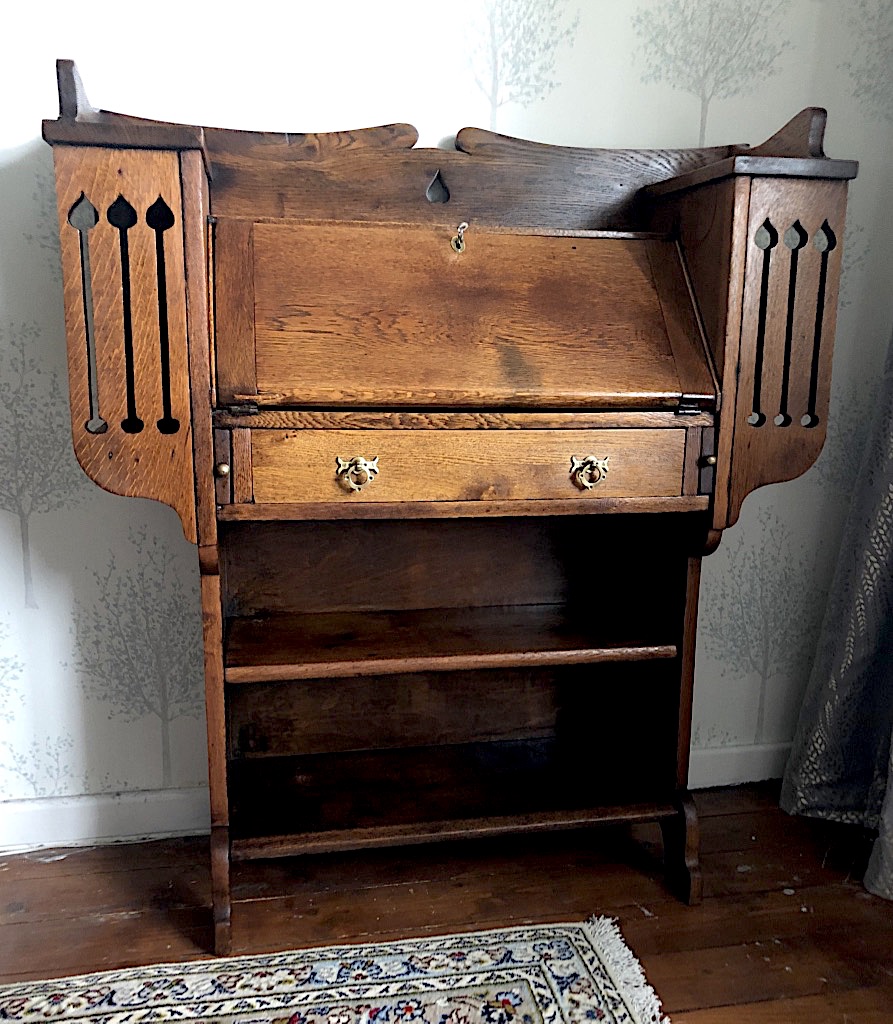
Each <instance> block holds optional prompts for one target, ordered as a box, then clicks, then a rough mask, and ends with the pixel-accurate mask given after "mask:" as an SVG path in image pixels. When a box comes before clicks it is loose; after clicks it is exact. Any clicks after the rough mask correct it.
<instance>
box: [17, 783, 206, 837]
mask: <svg viewBox="0 0 893 1024" xmlns="http://www.w3.org/2000/svg"><path fill="white" fill-rule="evenodd" d="M210 827H211V825H210V810H209V806H208V790H207V787H205V786H198V787H196V788H194V789H165V790H143V791H140V792H136V793H96V794H90V795H88V796H67V797H42V798H41V799H37V800H9V801H6V802H4V803H0V852H2V853H13V852H21V851H24V850H36V849H40V848H41V847H47V846H85V845H86V846H93V845H98V844H100V843H115V842H122V843H133V842H139V841H140V840H142V839H162V838H165V837H167V836H183V835H197V834H201V833H206V832H208V831H209V830H210Z"/></svg>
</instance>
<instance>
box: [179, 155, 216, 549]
mask: <svg viewBox="0 0 893 1024" xmlns="http://www.w3.org/2000/svg"><path fill="white" fill-rule="evenodd" d="M180 181H181V187H182V191H183V250H184V257H185V272H186V326H187V330H188V332H189V333H188V338H189V394H190V401H191V405H192V445H193V467H194V475H195V508H196V536H197V539H198V544H199V545H200V546H204V545H214V544H216V543H217V518H216V516H215V514H214V506H215V501H214V497H215V495H214V481H213V479H212V478H211V477H210V476H209V475H208V469H209V468H210V466H211V465H212V464H213V461H214V452H213V445H214V439H213V427H212V423H211V405H212V404H213V396H212V393H211V381H212V379H213V368H212V365H211V359H212V349H213V345H212V344H211V339H212V337H213V335H212V332H211V330H210V309H209V305H210V303H209V294H212V293H209V290H208V271H209V267H210V264H211V260H210V254H209V252H208V223H207V221H208V204H209V197H208V179H207V176H206V174H205V168H204V165H203V163H202V159H201V155H200V154H199V153H196V152H183V153H181V154H180Z"/></svg>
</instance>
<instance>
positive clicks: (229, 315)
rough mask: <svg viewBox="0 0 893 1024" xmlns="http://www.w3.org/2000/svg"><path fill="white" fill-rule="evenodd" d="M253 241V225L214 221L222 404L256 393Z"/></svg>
mask: <svg viewBox="0 0 893 1024" xmlns="http://www.w3.org/2000/svg"><path fill="white" fill-rule="evenodd" d="M213 194H214V193H212V196H213ZM253 245H254V241H253V226H252V225H251V224H248V223H244V222H242V221H223V222H217V223H215V224H214V268H213V283H214V329H215V339H214V352H215V365H216V368H217V385H216V390H217V401H218V402H219V403H220V404H221V405H227V404H230V403H232V402H234V401H235V400H236V396H237V395H242V396H247V397H249V398H253V396H254V395H256V394H257V369H256V365H255V348H254V315H255V312H254V275H253V273H252V263H253V258H254V257H253V251H254V250H253Z"/></svg>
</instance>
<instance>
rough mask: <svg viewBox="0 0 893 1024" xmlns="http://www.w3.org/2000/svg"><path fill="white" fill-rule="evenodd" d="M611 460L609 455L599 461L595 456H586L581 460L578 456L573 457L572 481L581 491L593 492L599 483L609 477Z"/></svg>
mask: <svg viewBox="0 0 893 1024" xmlns="http://www.w3.org/2000/svg"><path fill="white" fill-rule="evenodd" d="M609 458H610V456H609V455H606V456H605V457H604V458H603V459H597V458H596V457H595V456H594V455H584V456H583V458H582V459H581V458H578V457H577V456H576V455H572V456H571V480H573V482H574V483H575V484H576V486H577V487H579V488H580V490H581V491H591V490H592V488H593V487H595V485H596V484H597V483H601V481H602V480H604V479H605V477H606V476H607V475H608V459H609Z"/></svg>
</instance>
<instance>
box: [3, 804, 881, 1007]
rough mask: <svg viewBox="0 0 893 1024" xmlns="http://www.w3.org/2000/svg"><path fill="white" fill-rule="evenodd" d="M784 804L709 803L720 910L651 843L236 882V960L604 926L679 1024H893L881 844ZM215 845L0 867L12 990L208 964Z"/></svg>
mask: <svg viewBox="0 0 893 1024" xmlns="http://www.w3.org/2000/svg"><path fill="white" fill-rule="evenodd" d="M776 801H777V791H776V788H775V787H774V786H771V785H770V786H750V787H740V788H736V789H732V790H713V791H705V792H702V793H698V794H696V802H697V804H698V807H699V811H700V814H701V826H702V864H703V870H704V882H705V893H706V898H705V900H704V902H703V904H702V905H701V906H699V907H687V906H684V905H683V904H681V903H679V902H678V901H676V900H675V899H674V898H673V897H672V895H671V894H670V893H669V891H668V890H667V888H666V886H665V884H664V880H663V876H662V872H661V866H660V854H661V848H660V834H659V831H658V830H657V828H656V826H652V825H637V826H633V827H627V828H620V829H614V828H612V829H593V830H590V831H586V832H580V833H566V834H552V835H546V836H531V837H525V838H517V837H516V838H513V839H507V838H503V839H492V840H490V839H488V840H481V841H479V842H475V843H468V842H463V843H454V844H443V845H439V846H432V847H415V848H412V849H395V850H378V851H370V852H366V853H353V854H342V855H338V856H327V857H304V858H294V859H292V860H281V861H273V862H257V863H249V864H241V865H238V866H237V867H236V869H235V886H234V895H235V899H236V903H235V907H234V911H233V920H234V938H235V951H236V952H238V953H253V952H262V951H265V950H279V949H287V948H291V947H299V946H310V945H321V944H326V943H340V942H350V941H360V942H363V941H372V940H387V939H393V938H398V937H406V936H408V935H433V934H438V933H443V932H449V931H458V930H467V929H480V928H497V927H502V926H508V925H514V924H524V923H532V922H546V921H559V920H564V921H574V920H583V919H584V918H586V917H588V916H589V915H590V914H610V915H612V916H615V917H617V918H618V919H619V920H620V923H621V926H622V928H623V932H624V935H625V936H626V938H627V940H628V942H629V943H630V945H631V946H632V948H633V949H634V951H635V952H636V954H637V955H638V956H639V958H640V960H641V962H642V964H643V966H644V968H645V971H646V973H647V975H648V978H649V980H650V981H651V983H652V984H653V985H654V986H655V988H656V989H657V991H658V993H659V995H660V996H661V998H662V1000H663V1003H664V1008H665V1010H666V1011H667V1012H668V1013H669V1014H670V1015H671V1017H672V1020H673V1022H674V1024H750V1022H753V1024H799V1022H801V1021H802V1022H804V1024H806V1022H809V1024H832V1022H833V1024H885V1022H890V1021H893V906H891V904H890V903H887V902H885V901H883V900H880V899H878V898H876V897H873V896H871V895H869V894H868V893H867V892H866V891H865V890H864V889H863V888H862V886H861V884H860V883H859V878H860V877H861V872H862V870H863V868H864V863H865V859H866V856H867V852H868V850H869V844H870V837H868V836H867V835H866V834H865V833H863V832H861V831H860V830H856V829H847V828H842V827H840V826H830V825H827V824H825V823H821V822H813V821H808V820H805V819H795V818H789V817H788V816H787V815H785V814H783V813H782V812H781V811H780V810H778V808H777V802H776ZM209 908H210V882H209V878H208V855H207V840H206V839H205V838H191V839H181V840H163V841H159V842H153V843H143V844H133V845H116V846H102V847H95V848H92V849H77V850H66V851H39V852H36V853H30V854H19V855H16V856H7V857H2V858H0V982H8V981H19V980H26V979H29V978H47V977H57V976H62V975H66V974H76V973H83V972H88V971H93V970H105V969H109V968H113V967H124V966H132V965H136V964H141V963H151V962H163V961H186V960H194V959H199V958H204V957H207V956H209V946H210V942H211V924H210V909H209Z"/></svg>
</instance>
